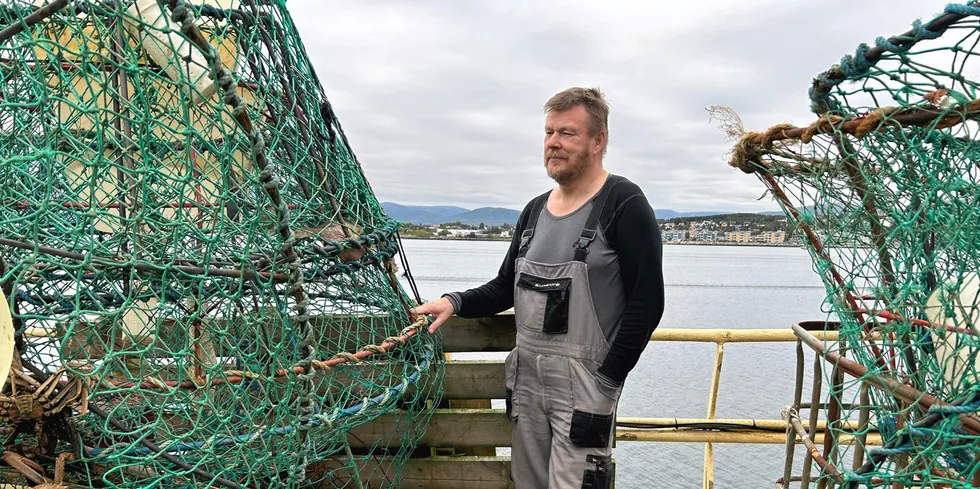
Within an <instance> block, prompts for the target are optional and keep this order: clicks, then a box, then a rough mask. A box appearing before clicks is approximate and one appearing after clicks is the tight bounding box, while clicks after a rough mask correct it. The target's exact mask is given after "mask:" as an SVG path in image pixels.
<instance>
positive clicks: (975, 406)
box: [929, 400, 980, 414]
mask: <svg viewBox="0 0 980 489" xmlns="http://www.w3.org/2000/svg"><path fill="white" fill-rule="evenodd" d="M977 410H980V400H977V401H973V402H972V403H970V404H963V405H961V406H951V405H948V404H947V405H945V406H936V405H933V406H932V407H930V408H929V413H930V414H932V413H938V414H963V413H973V412H976V411H977Z"/></svg>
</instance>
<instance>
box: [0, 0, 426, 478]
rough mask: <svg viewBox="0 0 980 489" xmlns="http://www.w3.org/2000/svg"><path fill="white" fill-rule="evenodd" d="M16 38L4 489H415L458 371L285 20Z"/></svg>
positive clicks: (243, 18) (9, 114)
mask: <svg viewBox="0 0 980 489" xmlns="http://www.w3.org/2000/svg"><path fill="white" fill-rule="evenodd" d="M3 26H10V27H8V28H6V29H4V30H2V31H0V90H2V93H0V230H2V231H0V285H2V288H3V292H4V293H5V296H6V297H7V298H8V302H9V307H10V310H11V312H12V315H13V318H14V327H15V330H16V341H15V344H16V349H17V350H16V353H17V355H15V360H14V362H13V365H12V367H11V373H10V376H9V379H8V380H7V382H6V383H5V385H4V387H3V391H2V392H0V431H2V435H3V440H4V445H3V447H2V448H3V461H4V464H3V466H2V467H0V468H2V470H0V475H2V477H0V485H2V484H3V483H5V482H6V483H11V484H16V485H24V484H26V485H36V484H39V483H41V482H43V481H44V480H48V481H50V480H54V479H56V472H58V471H59V469H62V468H63V472H64V473H63V475H61V477H60V479H61V480H60V481H58V482H63V483H64V484H65V485H70V486H77V487H89V486H92V487H127V488H136V487H207V486H214V487H263V488H264V487H372V488H377V487H392V486H394V485H397V482H398V480H399V478H400V475H401V474H400V469H401V467H402V464H403V462H404V460H405V459H406V457H408V456H409V455H411V454H412V452H413V451H414V450H415V449H416V447H417V441H418V438H419V437H420V435H421V433H422V431H423V430H424V429H425V427H426V423H427V420H428V416H429V415H430V414H431V410H432V407H433V406H435V405H437V404H438V402H439V399H438V397H439V394H440V392H439V389H438V385H439V381H440V379H441V375H442V373H441V370H440V368H441V367H440V365H441V363H440V355H441V352H440V349H439V348H440V347H439V345H438V344H437V343H436V342H435V341H434V339H433V337H431V336H429V335H427V334H424V333H421V331H422V327H423V326H424V324H425V321H424V319H423V320H421V321H416V319H417V318H414V317H410V315H409V308H410V307H411V306H413V305H414V304H415V302H416V301H417V300H418V295H417V293H416V294H415V295H414V300H412V299H410V298H409V297H410V296H409V294H408V293H407V292H406V291H404V290H403V288H402V287H401V285H400V284H399V282H398V280H397V275H396V274H397V273H398V272H397V266H396V258H395V255H396V254H398V252H399V247H398V238H397V229H398V228H397V226H398V223H397V222H395V221H393V220H391V219H389V218H388V217H387V216H385V214H384V213H383V212H382V209H381V207H380V205H379V204H378V202H377V201H376V199H375V196H374V195H373V192H372V191H371V189H370V186H369V184H368V181H367V180H366V178H365V176H364V174H363V173H362V172H361V169H360V164H359V162H358V161H357V159H356V158H355V156H354V153H353V151H352V149H351V147H350V145H349V143H348V140H347V138H346V137H345V135H344V133H343V131H342V129H341V126H340V124H339V122H338V119H337V117H336V115H335V113H334V110H333V108H332V107H331V105H330V104H329V102H328V101H327V98H326V96H325V94H324V92H323V89H322V87H321V86H320V83H319V81H318V80H317V78H316V75H315V74H314V71H313V68H312V66H311V64H310V61H309V60H308V58H307V56H306V53H305V51H304V48H303V45H302V43H301V41H300V39H299V36H298V34H297V31H296V28H295V26H294V25H293V23H292V21H291V19H290V16H289V13H288V12H287V9H286V6H285V2H284V1H282V0H275V1H273V0H210V1H204V0H201V1H200V2H197V3H193V4H192V3H184V2H182V1H174V0H169V1H168V0H160V1H157V0H136V1H134V0H126V1H112V0H72V1H70V2H69V1H65V0H56V1H51V0H36V1H32V0H4V1H3V2H0V27H3ZM400 258H403V257H400ZM413 288H414V287H413ZM4 306H5V307H6V306H8V305H6V304H5V305H4ZM380 416H385V417H388V419H386V420H384V422H383V423H380V422H378V423H369V421H372V420H374V419H375V418H378V417H380ZM40 478H43V480H41V479H40Z"/></svg>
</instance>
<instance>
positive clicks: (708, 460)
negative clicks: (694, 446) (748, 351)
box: [703, 341, 725, 489]
mask: <svg viewBox="0 0 980 489" xmlns="http://www.w3.org/2000/svg"><path fill="white" fill-rule="evenodd" d="M724 355H725V342H724V341H719V342H718V347H717V348H716V349H715V366H714V372H713V373H712V374H711V390H710V392H709V394H708V418H707V419H714V418H715V407H716V406H717V405H718V385H719V384H720V383H721V362H722V358H724ZM703 487H704V489H714V487H715V456H714V448H713V447H712V445H711V443H710V442H709V443H705V444H704V482H703Z"/></svg>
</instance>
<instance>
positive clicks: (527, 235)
mask: <svg viewBox="0 0 980 489" xmlns="http://www.w3.org/2000/svg"><path fill="white" fill-rule="evenodd" d="M550 195H551V191H550V190H549V191H548V192H546V193H544V194H542V195H539V196H538V197H537V199H535V201H534V205H532V206H531V215H530V216H528V219H527V227H525V229H524V232H522V233H521V248H520V250H518V252H517V257H518V258H523V257H524V255H526V254H527V250H528V248H530V247H531V236H534V226H536V225H537V224H538V216H539V215H541V210H542V209H544V205H545V204H546V203H547V202H548V196H550Z"/></svg>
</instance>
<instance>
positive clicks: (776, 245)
mask: <svg viewBox="0 0 980 489" xmlns="http://www.w3.org/2000/svg"><path fill="white" fill-rule="evenodd" d="M401 239H417V240H420V241H510V238H487V237H481V238H422V237H418V236H402V237H401ZM663 244H664V245H678V246H758V247H762V248H803V247H804V246H803V245H799V244H791V243H734V242H731V241H664V243H663Z"/></svg>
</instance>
